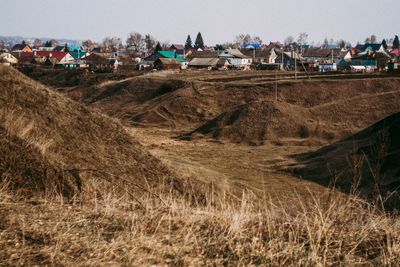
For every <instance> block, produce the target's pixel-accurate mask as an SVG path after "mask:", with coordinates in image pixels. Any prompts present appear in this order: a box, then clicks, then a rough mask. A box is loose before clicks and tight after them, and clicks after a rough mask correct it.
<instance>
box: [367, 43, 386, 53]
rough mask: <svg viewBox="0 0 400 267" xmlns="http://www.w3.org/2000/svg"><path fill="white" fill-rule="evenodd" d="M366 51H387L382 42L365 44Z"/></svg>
mask: <svg viewBox="0 0 400 267" xmlns="http://www.w3.org/2000/svg"><path fill="white" fill-rule="evenodd" d="M363 51H364V52H366V51H369V52H385V48H384V47H383V45H382V44H365V45H364V49H363Z"/></svg>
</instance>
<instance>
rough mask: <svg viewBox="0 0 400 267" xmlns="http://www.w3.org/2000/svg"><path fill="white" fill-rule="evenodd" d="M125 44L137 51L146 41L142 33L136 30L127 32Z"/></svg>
mask: <svg viewBox="0 0 400 267" xmlns="http://www.w3.org/2000/svg"><path fill="white" fill-rule="evenodd" d="M126 45H127V46H128V48H129V49H131V50H133V51H135V52H139V51H141V50H143V49H144V48H145V46H146V43H145V40H144V38H143V35H141V34H140V33H138V32H132V33H130V34H129V36H128V39H126Z"/></svg>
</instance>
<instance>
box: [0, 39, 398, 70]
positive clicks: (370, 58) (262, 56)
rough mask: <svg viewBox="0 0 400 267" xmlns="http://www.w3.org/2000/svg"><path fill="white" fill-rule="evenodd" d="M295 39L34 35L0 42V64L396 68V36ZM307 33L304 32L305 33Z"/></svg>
mask: <svg viewBox="0 0 400 267" xmlns="http://www.w3.org/2000/svg"><path fill="white" fill-rule="evenodd" d="M304 35H306V34H303V40H302V39H301V38H299V40H298V41H297V42H295V41H294V38H291V40H288V41H287V40H285V42H284V44H282V43H280V42H269V44H263V43H262V41H261V39H260V38H251V36H249V35H244V34H242V35H240V36H239V37H238V38H237V39H240V40H239V41H238V42H236V43H227V44H225V45H216V46H205V45H204V42H203V39H202V36H201V33H199V34H198V35H197V38H196V42H195V44H193V43H192V40H191V37H190V35H189V36H188V37H187V40H186V43H185V44H165V43H163V44H162V45H161V44H160V42H158V43H156V41H155V40H154V39H153V38H152V37H151V36H150V35H146V36H145V37H144V36H142V35H141V34H139V33H131V34H130V36H129V37H128V39H127V41H126V45H122V42H121V40H120V38H105V39H104V40H103V42H102V43H101V44H96V43H93V42H91V41H85V42H81V44H80V45H77V44H68V43H65V44H61V45H60V44H57V42H55V41H53V42H52V41H46V42H45V43H43V42H42V41H41V40H39V39H36V40H35V41H34V42H31V43H29V42H26V41H22V42H21V43H17V44H12V45H11V44H8V45H5V44H4V43H3V44H1V43H0V63H1V64H3V65H13V66H16V67H27V66H29V67H33V68H56V69H65V70H75V69H83V70H88V71H92V72H131V71H157V70H196V69H203V70H295V71H299V72H368V73H370V72H398V71H399V69H400V68H399V67H398V64H399V62H400V45H399V38H398V36H395V38H394V39H392V40H391V41H389V42H387V41H386V40H385V39H384V40H383V41H382V42H381V43H379V42H377V41H376V37H375V36H374V35H373V36H372V37H371V38H367V40H366V41H365V43H362V44H357V45H356V46H354V47H352V46H351V45H350V44H349V43H347V44H346V43H344V41H342V42H341V43H340V42H338V43H337V44H336V43H332V42H329V43H328V42H327V40H325V42H324V43H323V44H322V45H309V44H307V43H306V40H305V38H304ZM306 36H307V35H306Z"/></svg>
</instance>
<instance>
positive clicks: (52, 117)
mask: <svg viewBox="0 0 400 267" xmlns="http://www.w3.org/2000/svg"><path fill="white" fill-rule="evenodd" d="M0 127H1V129H3V130H2V132H1V135H2V137H3V138H4V134H5V133H7V134H9V135H10V136H12V138H14V139H15V138H17V139H18V140H20V141H18V142H20V147H21V149H22V148H27V149H28V148H29V149H32V150H33V151H36V152H35V153H34V154H32V157H33V158H37V161H38V163H34V162H33V163H32V164H38V165H40V164H42V162H46V164H49V165H50V166H59V167H60V168H61V169H62V170H70V171H73V172H74V173H75V174H76V175H77V176H79V179H80V181H81V182H82V190H84V191H85V192H87V193H94V194H95V192H96V191H97V190H102V189H105V188H108V189H110V190H111V189H112V190H117V191H121V190H122V191H123V192H127V193H128V194H130V195H135V194H136V193H138V195H137V196H139V195H140V194H143V193H146V192H150V191H152V190H155V189H156V188H161V187H164V186H165V187H167V188H170V187H172V188H173V189H175V190H177V191H182V188H183V184H184V183H183V181H182V180H180V179H178V178H177V177H176V175H174V174H173V173H171V172H170V171H169V170H168V168H166V167H165V166H164V165H163V164H162V163H161V162H160V161H159V160H158V159H156V158H154V157H153V156H151V155H150V154H149V153H148V152H146V151H145V150H144V148H143V147H142V146H141V145H140V144H139V143H138V142H137V141H136V140H134V139H133V138H132V137H131V136H130V135H128V134H127V133H126V131H125V130H124V128H123V127H122V126H121V125H120V124H119V123H118V122H116V121H114V120H112V119H110V118H108V117H106V116H104V115H101V114H100V113H97V112H95V111H92V110H90V109H88V108H86V107H84V106H82V105H81V104H78V103H76V102H74V101H72V100H70V99H67V98H65V97H64V96H62V95H60V94H58V93H55V92H53V91H52V90H50V89H48V88H46V87H45V86H42V85H41V84H39V83H37V82H34V81H32V80H30V79H29V78H27V77H25V76H23V75H22V74H20V73H19V72H17V71H15V70H13V69H11V68H5V67H0ZM7 142H8V141H7ZM22 144H24V145H22ZM25 144H26V145H25ZM11 146H13V145H12V144H11ZM14 148H15V149H18V148H16V147H15V146H14ZM39 152H40V154H41V156H40V157H39V156H38V153H39ZM20 153H21V154H26V151H25V152H24V151H22V150H21V152H20ZM6 155H7V154H6ZM35 155H37V157H36V156H35ZM2 161H4V159H3V160H2ZM10 164H11V166H12V164H13V163H10ZM15 164H17V163H15ZM14 167H15V165H14ZM40 168H41V167H40ZM40 168H39V169H40ZM50 168H54V167H50ZM57 168H58V167H57ZM57 168H56V169H57ZM1 177H2V179H4V177H5V174H4V173H3V174H2V176H1ZM44 179H47V178H46V177H44ZM43 183H47V181H44V182H43ZM38 184H39V182H38ZM104 192H105V191H104Z"/></svg>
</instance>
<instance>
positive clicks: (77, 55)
mask: <svg viewBox="0 0 400 267" xmlns="http://www.w3.org/2000/svg"><path fill="white" fill-rule="evenodd" d="M69 54H70V55H71V56H72V57H73V58H74V59H81V58H84V57H86V56H88V55H89V53H87V52H84V51H74V52H69Z"/></svg>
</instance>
